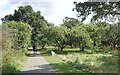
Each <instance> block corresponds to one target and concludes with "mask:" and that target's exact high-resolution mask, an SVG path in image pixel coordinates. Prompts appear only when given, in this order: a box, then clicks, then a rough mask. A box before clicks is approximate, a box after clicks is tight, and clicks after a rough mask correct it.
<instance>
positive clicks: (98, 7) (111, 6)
mask: <svg viewBox="0 0 120 75" xmlns="http://www.w3.org/2000/svg"><path fill="white" fill-rule="evenodd" d="M74 4H75V8H74V10H76V11H77V12H78V17H80V18H82V21H84V20H86V18H87V17H88V15H90V14H91V13H93V17H92V19H91V21H92V22H95V21H99V20H102V19H103V18H104V19H107V20H108V16H110V15H111V16H112V17H113V18H114V17H116V15H117V14H120V13H117V11H119V9H118V8H119V7H120V5H119V2H104V1H103V2H91V1H90V2H84V3H81V2H78V3H77V2H74ZM115 8H116V9H115ZM109 21H110V20H109Z"/></svg>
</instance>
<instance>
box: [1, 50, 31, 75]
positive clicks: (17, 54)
mask: <svg viewBox="0 0 120 75" xmlns="http://www.w3.org/2000/svg"><path fill="white" fill-rule="evenodd" d="M28 53H29V52H28ZM2 58H3V61H2V73H9V74H10V73H14V74H18V73H19V72H20V71H21V70H22V67H23V65H24V64H25V62H26V60H27V56H26V54H23V52H22V51H20V50H11V52H9V51H3V52H2Z"/></svg>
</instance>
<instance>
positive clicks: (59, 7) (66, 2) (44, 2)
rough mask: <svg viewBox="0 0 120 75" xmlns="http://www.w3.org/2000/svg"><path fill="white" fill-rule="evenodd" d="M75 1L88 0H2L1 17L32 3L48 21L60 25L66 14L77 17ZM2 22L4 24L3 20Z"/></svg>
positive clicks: (0, 3) (34, 8) (82, 0)
mask: <svg viewBox="0 0 120 75" xmlns="http://www.w3.org/2000/svg"><path fill="white" fill-rule="evenodd" d="M74 1H77V2H80V1H81V2H84V1H87V0H1V1H0V19H1V18H3V17H4V16H5V15H9V14H13V13H14V10H15V9H18V7H19V6H24V5H31V6H32V7H33V10H34V11H41V14H42V15H43V16H44V17H45V19H46V20H47V21H48V22H53V23H55V24H56V25H59V24H61V23H62V21H63V19H64V18H65V17H66V16H68V17H73V18H77V16H76V14H77V13H76V12H75V11H72V9H73V8H74V4H73V2H74ZM85 22H86V23H87V22H89V20H87V21H85ZM0 24H2V22H1V21H0Z"/></svg>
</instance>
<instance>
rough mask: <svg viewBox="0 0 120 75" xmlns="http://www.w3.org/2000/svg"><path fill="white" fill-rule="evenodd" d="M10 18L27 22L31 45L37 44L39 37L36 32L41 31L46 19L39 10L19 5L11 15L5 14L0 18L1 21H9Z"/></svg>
mask: <svg viewBox="0 0 120 75" xmlns="http://www.w3.org/2000/svg"><path fill="white" fill-rule="evenodd" d="M11 20H14V21H17V22H19V21H22V22H24V23H28V24H29V25H30V27H31V28H32V35H31V45H32V46H34V45H38V44H39V42H40V39H39V37H38V34H39V33H41V30H42V28H43V26H44V25H47V21H46V20H45V19H44V17H43V16H42V15H41V12H40V11H37V12H34V11H33V8H32V7H31V6H30V5H27V6H20V7H19V9H18V10H15V12H14V14H13V15H6V16H5V17H4V18H2V21H3V22H9V21H11ZM38 41H39V42H38ZM41 41H42V40H41ZM41 43H43V42H41Z"/></svg>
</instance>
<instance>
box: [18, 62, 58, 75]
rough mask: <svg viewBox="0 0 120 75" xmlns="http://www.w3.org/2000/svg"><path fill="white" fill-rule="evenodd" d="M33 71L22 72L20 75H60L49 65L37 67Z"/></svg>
mask: <svg viewBox="0 0 120 75" xmlns="http://www.w3.org/2000/svg"><path fill="white" fill-rule="evenodd" d="M34 68H36V69H33V70H26V71H22V72H21V73H20V75H26V74H28V75H49V74H51V75H58V73H57V72H56V71H55V70H54V69H53V68H52V67H51V66H50V65H49V64H43V65H35V66H34Z"/></svg>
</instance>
